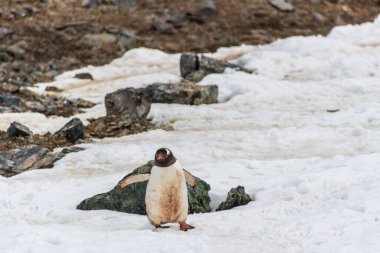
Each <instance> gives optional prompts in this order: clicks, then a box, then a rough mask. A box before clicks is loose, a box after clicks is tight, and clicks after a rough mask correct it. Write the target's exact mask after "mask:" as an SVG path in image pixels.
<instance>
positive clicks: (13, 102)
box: [0, 93, 26, 112]
mask: <svg viewBox="0 0 380 253" xmlns="http://www.w3.org/2000/svg"><path fill="white" fill-rule="evenodd" d="M1 107H5V108H8V109H9V111H10V112H22V111H25V109H26V108H25V105H24V103H23V102H22V100H21V98H20V97H18V96H15V95H12V94H10V93H5V94H3V95H0V111H1Z"/></svg>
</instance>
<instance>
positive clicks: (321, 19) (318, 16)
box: [312, 12, 327, 23]
mask: <svg viewBox="0 0 380 253" xmlns="http://www.w3.org/2000/svg"><path fill="white" fill-rule="evenodd" d="M312 15H313V17H314V18H315V19H316V20H317V21H319V22H321V23H324V22H326V21H327V18H326V17H325V16H323V15H322V14H320V13H318V12H313V13H312Z"/></svg>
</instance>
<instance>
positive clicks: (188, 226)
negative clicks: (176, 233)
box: [179, 221, 195, 231]
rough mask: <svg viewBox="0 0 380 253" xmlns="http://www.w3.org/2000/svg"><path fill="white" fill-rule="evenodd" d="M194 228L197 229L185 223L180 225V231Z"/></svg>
mask: <svg viewBox="0 0 380 253" xmlns="http://www.w3.org/2000/svg"><path fill="white" fill-rule="evenodd" d="M193 228H195V227H194V226H191V225H189V224H187V223H186V222H185V221H183V222H180V223H179V229H181V230H182V231H187V230H189V229H193Z"/></svg>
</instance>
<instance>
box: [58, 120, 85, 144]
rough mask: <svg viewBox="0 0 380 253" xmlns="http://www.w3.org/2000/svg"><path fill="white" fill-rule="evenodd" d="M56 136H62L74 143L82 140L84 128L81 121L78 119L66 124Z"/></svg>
mask: <svg viewBox="0 0 380 253" xmlns="http://www.w3.org/2000/svg"><path fill="white" fill-rule="evenodd" d="M55 134H56V135H58V136H62V137H64V138H66V139H67V140H69V141H71V142H76V141H78V140H80V139H84V135H85V128H84V125H83V123H82V121H81V120H80V119H78V118H73V119H72V120H70V121H69V122H67V123H66V125H64V126H63V127H62V128H61V129H59V130H58V131H57V132H56V133H55Z"/></svg>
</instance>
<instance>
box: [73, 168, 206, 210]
mask: <svg viewBox="0 0 380 253" xmlns="http://www.w3.org/2000/svg"><path fill="white" fill-rule="evenodd" d="M152 167H153V162H152V161H149V162H148V163H147V164H144V165H142V166H140V167H138V168H136V169H135V170H133V171H132V172H131V173H129V174H128V175H126V176H125V177H124V178H123V179H122V180H120V182H119V183H118V185H116V186H115V187H114V189H112V190H111V191H109V192H106V193H101V194H97V195H95V196H93V197H91V198H88V199H85V200H83V201H82V202H81V203H80V204H79V205H78V206H77V209H80V210H100V209H109V210H115V211H120V212H126V213H133V214H142V215H145V214H146V211H145V192H146V187H147V184H148V181H147V180H145V181H142V182H134V183H129V184H127V185H126V186H124V187H123V188H121V187H119V185H120V184H121V183H122V182H123V181H125V180H127V179H131V178H132V177H131V176H135V175H144V174H145V175H146V174H150V171H151V169H152ZM192 177H193V180H195V185H194V184H193V186H191V185H190V184H189V183H187V189H188V197H189V213H205V212H211V207H210V202H211V199H210V196H209V194H208V192H209V191H210V185H209V184H208V183H206V182H205V181H203V180H202V179H200V178H198V177H195V176H192Z"/></svg>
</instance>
